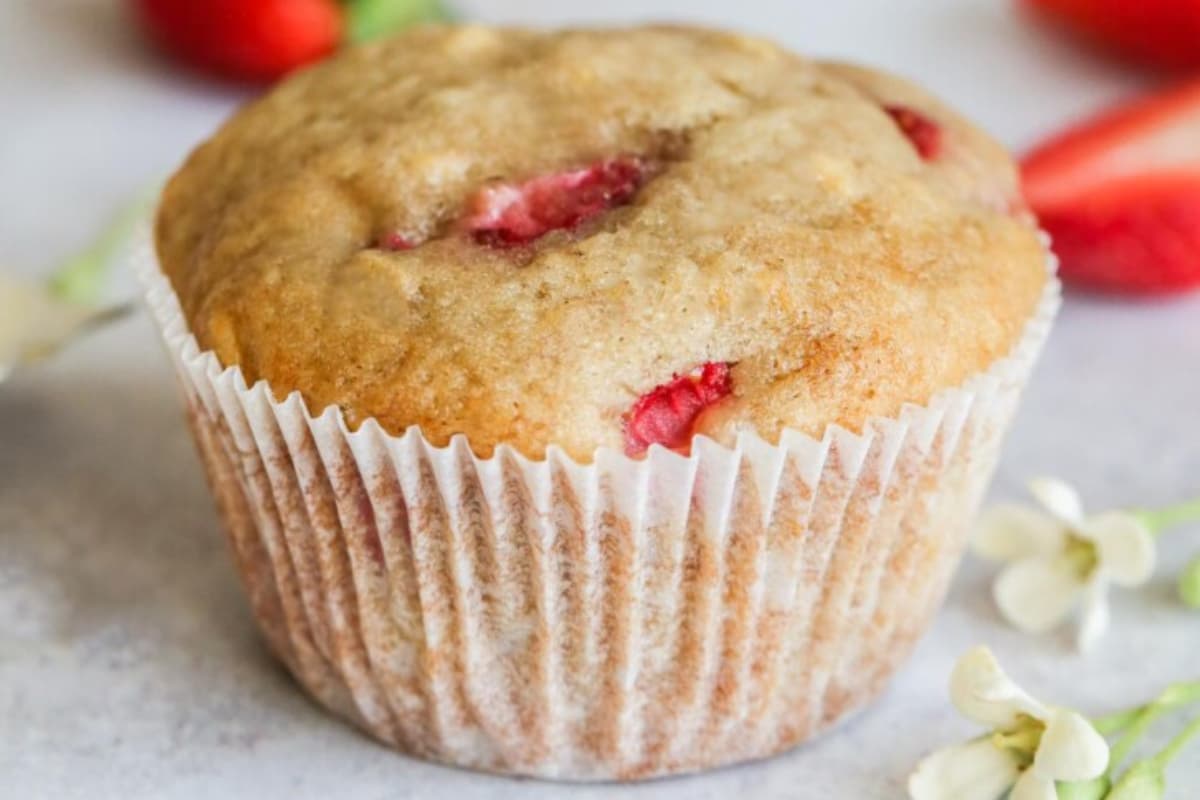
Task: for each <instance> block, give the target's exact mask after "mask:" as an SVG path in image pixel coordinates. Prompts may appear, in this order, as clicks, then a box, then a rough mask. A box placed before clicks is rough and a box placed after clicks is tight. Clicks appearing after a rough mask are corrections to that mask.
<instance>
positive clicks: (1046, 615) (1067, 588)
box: [992, 557, 1083, 633]
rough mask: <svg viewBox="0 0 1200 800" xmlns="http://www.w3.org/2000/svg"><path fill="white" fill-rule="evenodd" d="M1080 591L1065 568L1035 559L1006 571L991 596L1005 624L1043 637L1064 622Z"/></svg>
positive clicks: (1078, 582) (1021, 562)
mask: <svg viewBox="0 0 1200 800" xmlns="http://www.w3.org/2000/svg"><path fill="white" fill-rule="evenodd" d="M1082 589H1083V584H1082V583H1081V582H1080V580H1079V579H1078V578H1077V577H1076V576H1075V574H1074V573H1073V572H1071V570H1070V569H1069V568H1067V567H1066V566H1065V565H1062V564H1058V563H1055V562H1054V561H1050V560H1048V559H1044V558H1036V557H1035V558H1027V559H1025V560H1023V561H1018V562H1017V563H1015V564H1012V565H1011V566H1009V567H1006V568H1005V570H1004V571H1003V572H1001V573H1000V576H999V577H998V578H996V584H995V586H993V587H992V594H993V596H994V597H995V598H996V605H997V606H998V607H999V609H1000V613H1001V614H1002V615H1003V616H1004V618H1005V619H1006V620H1008V621H1009V622H1010V623H1012V624H1013V625H1014V626H1016V627H1017V628H1020V629H1021V630H1023V631H1026V632H1027V633H1044V632H1045V631H1048V630H1050V629H1051V628H1053V627H1055V626H1056V625H1059V624H1060V623H1061V622H1062V621H1063V620H1065V619H1066V618H1067V616H1068V615H1069V614H1070V613H1071V610H1072V609H1073V608H1074V607H1075V603H1076V601H1077V600H1078V598H1079V594H1080V592H1081V591H1082Z"/></svg>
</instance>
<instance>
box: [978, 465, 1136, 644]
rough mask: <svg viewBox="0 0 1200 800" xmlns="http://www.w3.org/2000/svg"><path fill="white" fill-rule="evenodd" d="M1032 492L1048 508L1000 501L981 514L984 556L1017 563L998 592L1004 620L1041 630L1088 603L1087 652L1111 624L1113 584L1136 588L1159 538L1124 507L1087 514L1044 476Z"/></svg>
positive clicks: (1083, 628)
mask: <svg viewBox="0 0 1200 800" xmlns="http://www.w3.org/2000/svg"><path fill="white" fill-rule="evenodd" d="M1029 488H1030V491H1031V492H1032V493H1033V496H1034V497H1035V498H1036V499H1037V500H1038V502H1039V503H1040V504H1041V505H1042V508H1044V509H1045V510H1044V511H1040V510H1036V509H1030V508H1025V507H1022V506H997V507H996V508H993V509H990V510H989V511H987V512H985V513H984V515H983V517H982V518H981V519H980V522H979V527H978V530H977V531H976V535H975V538H974V540H973V545H974V550H975V552H977V553H978V554H980V555H982V556H984V557H986V558H990V559H993V560H996V561H1007V562H1011V563H1010V564H1009V566H1007V567H1005V569H1004V570H1003V571H1002V572H1001V573H1000V576H999V577H998V578H997V579H996V584H995V586H994V587H993V591H994V594H995V598H996V605H997V606H999V608H1000V613H1001V614H1003V615H1004V618H1005V619H1007V620H1008V621H1009V622H1011V623H1012V624H1013V625H1015V626H1016V627H1018V628H1020V629H1021V630H1024V631H1028V632H1030V633H1042V632H1044V631H1048V630H1050V629H1051V628H1054V627H1056V626H1057V625H1059V624H1060V623H1062V622H1063V621H1064V620H1065V619H1066V618H1067V617H1068V616H1070V614H1071V613H1072V611H1074V610H1075V608H1076V607H1077V606H1079V605H1081V604H1082V606H1083V618H1082V620H1081V622H1080V625H1079V632H1078V636H1077V643H1078V646H1079V649H1080V650H1086V649H1088V648H1089V647H1090V646H1091V645H1092V644H1094V643H1095V641H1096V640H1097V639H1098V638H1099V637H1100V636H1101V634H1103V633H1104V631H1105V629H1106V628H1107V627H1108V599H1107V594H1108V586H1109V583H1115V584H1118V585H1120V586H1138V585H1139V584H1142V583H1145V582H1146V581H1147V580H1148V579H1149V578H1150V574H1151V573H1152V572H1153V571H1154V536H1153V534H1152V533H1151V532H1150V529H1149V527H1147V525H1146V524H1145V523H1144V522H1143V521H1142V520H1140V519H1138V517H1136V516H1135V515H1133V514H1129V513H1126V512H1121V511H1110V512H1107V513H1104V514H1096V515H1094V516H1090V517H1085V516H1084V514H1083V505H1082V503H1081V502H1080V500H1079V494H1078V493H1077V492H1076V491H1075V490H1074V489H1073V488H1071V487H1070V486H1068V485H1067V484H1065V483H1063V482H1062V481H1058V480H1054V479H1051V478H1043V479H1041V480H1036V481H1033V482H1032V483H1031V484H1030V487H1029Z"/></svg>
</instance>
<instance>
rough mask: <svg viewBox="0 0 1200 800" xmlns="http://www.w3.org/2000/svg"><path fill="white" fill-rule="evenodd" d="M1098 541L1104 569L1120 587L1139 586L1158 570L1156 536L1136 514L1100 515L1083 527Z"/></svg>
mask: <svg viewBox="0 0 1200 800" xmlns="http://www.w3.org/2000/svg"><path fill="white" fill-rule="evenodd" d="M1079 533H1080V535H1082V536H1084V537H1086V538H1088V539H1091V540H1092V541H1093V542H1095V543H1096V551H1097V553H1098V554H1099V556H1100V569H1102V570H1104V573H1105V574H1106V575H1108V576H1109V577H1110V578H1112V581H1113V583H1116V584H1118V585H1120V586H1139V585H1141V584H1143V583H1145V582H1146V581H1148V580H1150V575H1151V573H1153V572H1154V535H1153V534H1152V533H1150V530H1149V529H1148V528H1147V527H1146V526H1145V525H1144V524H1143V523H1142V522H1141V521H1140V520H1139V519H1138V518H1137V517H1135V516H1133V515H1132V514H1126V513H1123V512H1120V511H1110V512H1108V513H1107V514H1097V515H1096V516H1094V517H1091V518H1090V519H1088V520H1087V521H1086V522H1085V523H1084V524H1083V525H1081V526H1080V527H1079Z"/></svg>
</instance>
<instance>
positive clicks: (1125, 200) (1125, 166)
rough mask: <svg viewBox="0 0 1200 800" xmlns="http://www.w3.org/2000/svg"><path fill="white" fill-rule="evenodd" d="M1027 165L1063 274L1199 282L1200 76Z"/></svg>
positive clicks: (1139, 288)
mask: <svg viewBox="0 0 1200 800" xmlns="http://www.w3.org/2000/svg"><path fill="white" fill-rule="evenodd" d="M1021 174H1022V182H1023V184H1024V189H1025V197H1026V199H1027V200H1028V201H1029V204H1030V206H1031V207H1032V208H1033V210H1034V211H1035V212H1036V213H1037V215H1038V217H1039V219H1040V221H1041V225H1042V227H1043V228H1045V230H1046V231H1047V232H1048V233H1049V234H1050V236H1051V238H1052V239H1053V242H1054V252H1055V253H1056V254H1057V255H1058V257H1059V259H1060V261H1061V262H1062V268H1061V274H1062V276H1063V279H1064V280H1066V281H1068V282H1071V283H1074V284H1077V285H1080V286H1084V287H1087V288H1091V289H1096V290H1101V291H1108V292H1116V293H1123V294H1163V293H1168V292H1176V291H1181V290H1184V289H1190V288H1193V287H1196V286H1200V80H1197V81H1193V82H1191V83H1188V84H1185V85H1183V86H1179V87H1177V88H1174V89H1169V90H1167V91H1163V92H1159V93H1157V94H1153V95H1150V96H1149V97H1145V98H1142V99H1140V100H1136V101H1134V102H1132V103H1129V104H1126V105H1123V106H1120V107H1118V108H1115V109H1113V110H1111V111H1109V112H1107V113H1105V114H1102V115H1100V116H1098V117H1096V118H1094V119H1092V120H1090V121H1087V122H1085V123H1083V124H1081V125H1078V126H1076V127H1074V128H1072V129H1070V130H1067V131H1066V132H1064V133H1062V134H1060V135H1059V136H1056V137H1054V138H1053V139H1051V140H1050V141H1049V142H1047V143H1046V144H1044V145H1042V146H1041V147H1038V148H1037V149H1035V150H1034V151H1033V152H1032V153H1030V154H1029V155H1028V156H1027V157H1026V158H1025V159H1024V161H1023V162H1022V165H1021Z"/></svg>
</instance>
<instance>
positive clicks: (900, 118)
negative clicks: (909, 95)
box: [883, 105, 942, 161]
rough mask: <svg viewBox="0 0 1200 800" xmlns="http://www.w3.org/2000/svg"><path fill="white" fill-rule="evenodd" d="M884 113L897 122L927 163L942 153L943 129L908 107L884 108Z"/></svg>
mask: <svg viewBox="0 0 1200 800" xmlns="http://www.w3.org/2000/svg"><path fill="white" fill-rule="evenodd" d="M883 110H884V111H886V112H887V113H888V115H889V116H890V117H891V118H892V120H893V121H895V123H896V126H897V127H898V128H900V132H901V133H903V134H904V135H905V136H906V137H908V140H909V141H910V142H912V145H913V147H915V148H916V149H917V153H918V154H919V155H920V156H921V158H923V159H925V160H926V161H932V160H934V159H935V158H937V157H938V156H939V155H941V152H942V127H941V126H940V125H938V124H937V123H936V122H934V121H933V120H931V119H930V118H929V117H927V116H925V115H924V114H922V113H921V112H919V111H916V110H914V109H912V108H909V107H908V106H900V105H891V106H884V108H883Z"/></svg>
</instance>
